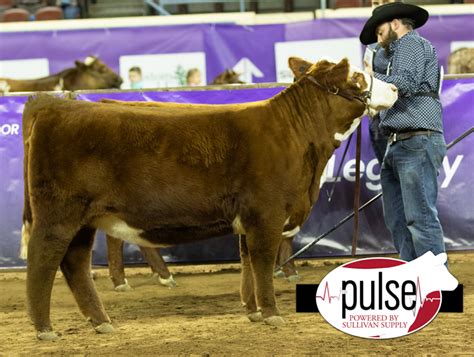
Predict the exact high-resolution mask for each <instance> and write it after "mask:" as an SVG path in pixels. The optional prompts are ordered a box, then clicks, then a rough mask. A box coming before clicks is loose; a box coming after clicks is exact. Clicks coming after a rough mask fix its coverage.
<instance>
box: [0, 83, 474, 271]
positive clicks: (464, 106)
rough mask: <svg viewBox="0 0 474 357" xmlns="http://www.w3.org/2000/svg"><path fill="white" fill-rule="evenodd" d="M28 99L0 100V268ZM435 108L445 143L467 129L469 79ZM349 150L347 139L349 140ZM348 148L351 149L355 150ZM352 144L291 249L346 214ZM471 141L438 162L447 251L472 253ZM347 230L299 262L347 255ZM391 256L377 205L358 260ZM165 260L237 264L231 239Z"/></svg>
mask: <svg viewBox="0 0 474 357" xmlns="http://www.w3.org/2000/svg"><path fill="white" fill-rule="evenodd" d="M282 88H283V87H274V88H246V89H238V88H236V89H233V90H212V91H210V90H208V91H203V90H182V91H161V92H159V91H157V92H139V91H135V92H111V93H94V94H85V93H80V94H79V95H78V99H80V100H88V101H97V100H99V99H101V98H113V99H119V100H127V101H132V100H133V101H135V100H136V101H174V102H188V103H208V104H224V103H239V102H249V101H257V100H262V99H266V98H269V97H271V96H273V95H275V94H277V93H278V92H279V91H281V90H282ZM26 100H27V97H24V96H7V97H0V168H1V172H0V266H3V267H8V266H21V265H24V262H23V261H21V260H19V259H18V258H17V257H18V251H19V246H20V237H21V225H22V221H21V217H22V209H23V144H22V136H21V116H22V112H23V107H24V103H25V102H26ZM442 101H443V105H444V125H445V137H446V140H447V142H449V141H451V140H453V139H454V138H456V137H457V136H459V135H460V134H462V133H463V132H464V131H466V130H467V129H468V128H470V127H472V126H473V125H474V117H473V115H472V103H473V101H474V78H471V79H462V80H448V81H445V84H444V88H443V93H442ZM363 127H364V128H363V136H364V137H363V149H362V167H361V172H362V175H363V177H362V194H361V197H362V198H361V201H362V202H365V201H367V200H368V199H370V198H372V197H373V196H374V195H375V194H377V193H379V192H380V176H379V165H378V163H377V161H376V159H375V158H374V155H373V153H372V150H371V147H370V144H369V140H368V133H367V120H365V121H364V122H363ZM353 144H354V140H353ZM354 145H355V144H354ZM354 145H352V147H351V149H350V150H349V154H348V156H347V158H346V160H345V162H344V163H343V169H342V171H341V175H340V177H335V175H336V171H337V167H338V165H339V162H340V160H341V156H342V152H343V149H344V145H342V146H341V148H339V149H338V150H337V151H336V152H335V155H334V156H333V158H332V159H331V160H330V161H329V163H328V166H327V168H326V183H325V184H324V185H323V186H322V188H321V193H320V197H319V200H318V202H317V204H316V205H315V207H314V209H313V211H312V213H311V215H310V217H309V219H308V221H307V222H306V223H305V225H304V226H303V227H302V231H301V232H300V233H299V234H298V236H297V238H296V239H295V242H294V246H295V248H296V249H299V248H301V247H302V246H303V245H305V244H306V243H308V242H309V241H311V240H312V239H313V238H314V237H316V236H318V235H320V234H321V233H324V232H325V231H327V230H328V229H329V228H331V227H332V226H334V225H335V224H336V223H337V222H338V221H339V220H341V219H342V218H343V217H345V216H346V215H347V214H349V213H350V212H351V209H352V204H353V190H354V184H353V182H354V180H355V178H354V174H355V161H354V156H355V149H354ZM473 147H474V135H471V136H470V137H467V138H466V139H464V140H463V141H462V142H460V143H459V144H457V145H456V146H455V147H454V148H453V149H451V150H450V151H449V152H448V154H447V157H446V158H445V159H444V162H443V167H442V169H441V172H440V175H439V185H440V191H439V200H438V208H439V216H440V219H441V222H442V224H443V228H444V233H445V241H446V245H447V248H448V250H464V249H474V237H473V235H472V232H473V231H474V209H473V205H472V201H471V197H472V196H474V182H473V175H472V169H471V167H473V165H474V152H473V149H472V148H473ZM334 182H336V190H335V194H334V196H333V198H332V201H331V202H328V192H329V191H330V190H331V188H332V184H333V183H334ZM351 234H352V224H351V223H349V222H348V223H346V224H345V225H343V226H342V227H341V228H339V229H338V230H337V231H336V232H334V233H333V234H331V235H330V236H328V237H327V238H325V239H323V240H321V242H319V243H318V244H317V245H315V246H314V247H313V248H312V249H311V250H309V251H308V252H307V253H305V256H306V257H318V256H328V255H349V254H350V246H351ZM96 241H97V244H96V247H95V249H94V263H96V264H105V263H106V253H105V242H104V239H103V237H99V238H98V239H97V240H96ZM392 252H395V250H394V247H393V244H392V242H391V239H390V237H389V234H388V231H387V230H386V228H385V225H384V222H383V217H382V206H381V201H380V200H379V201H378V202H376V203H374V204H373V205H372V206H370V207H369V208H367V209H366V210H365V211H364V212H363V213H362V214H361V236H360V240H359V245H358V254H380V253H392ZM162 254H163V256H164V258H165V260H166V261H173V262H203V261H229V260H238V259H239V253H238V244H237V239H236V237H233V236H230V237H220V238H213V239H211V240H207V241H203V242H199V243H195V244H190V245H182V246H177V247H173V248H168V249H163V250H162ZM125 258H126V261H127V262H128V263H131V262H143V258H142V257H141V255H140V253H139V252H138V249H137V247H135V246H133V245H126V256H125Z"/></svg>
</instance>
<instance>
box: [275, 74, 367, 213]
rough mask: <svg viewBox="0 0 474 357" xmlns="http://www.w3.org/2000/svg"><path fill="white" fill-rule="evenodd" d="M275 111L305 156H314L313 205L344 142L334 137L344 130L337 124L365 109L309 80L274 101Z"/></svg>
mask: <svg viewBox="0 0 474 357" xmlns="http://www.w3.org/2000/svg"><path fill="white" fill-rule="evenodd" d="M271 103H272V106H273V107H274V109H273V112H274V113H276V115H277V116H278V117H279V118H278V119H279V120H281V121H286V122H288V124H289V127H290V128H292V129H293V130H294V131H295V133H296V136H297V137H298V138H299V141H300V143H301V144H302V146H303V147H305V148H306V149H305V155H309V156H310V157H313V159H312V162H313V170H314V176H313V179H312V183H311V187H310V188H309V192H308V194H309V200H310V204H313V203H314V202H315V200H316V199H317V197H318V194H319V185H320V179H321V175H322V174H323V172H324V168H325V167H326V164H327V162H328V160H329V159H330V158H331V156H332V154H333V152H334V150H335V149H336V148H337V147H339V146H340V144H341V142H340V141H339V140H336V138H335V134H336V133H338V132H341V131H343V130H342V129H338V128H337V123H349V122H350V123H352V122H353V120H355V119H357V118H359V117H360V116H361V115H362V114H363V112H364V108H363V107H362V106H361V104H360V103H358V102H355V101H354V102H351V101H349V100H347V99H345V98H342V97H340V96H337V95H334V94H331V93H328V92H326V91H324V90H323V89H321V88H318V87H316V86H315V85H314V84H313V83H311V82H309V81H304V82H303V81H299V82H297V83H294V84H292V85H291V86H290V87H288V88H287V89H285V90H284V91H282V92H281V93H280V94H278V95H277V96H275V97H274V98H273V99H272V100H271Z"/></svg>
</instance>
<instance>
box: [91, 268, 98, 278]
mask: <svg viewBox="0 0 474 357" xmlns="http://www.w3.org/2000/svg"><path fill="white" fill-rule="evenodd" d="M97 276H98V274H97V272H96V271H95V270H91V278H92V280H95V279H97Z"/></svg>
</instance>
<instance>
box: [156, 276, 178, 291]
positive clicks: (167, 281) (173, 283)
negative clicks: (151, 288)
mask: <svg viewBox="0 0 474 357" xmlns="http://www.w3.org/2000/svg"><path fill="white" fill-rule="evenodd" d="M158 281H159V282H160V284H161V285H163V286H167V287H169V288H175V287H176V286H178V283H177V282H176V280H174V278H173V275H170V277H169V278H168V279H163V278H162V277H161V276H158Z"/></svg>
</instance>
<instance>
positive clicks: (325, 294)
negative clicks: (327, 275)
mask: <svg viewBox="0 0 474 357" xmlns="http://www.w3.org/2000/svg"><path fill="white" fill-rule="evenodd" d="M341 294H342V288H341V289H339V294H338V295H331V292H330V291H329V285H328V282H327V281H326V284H325V285H324V292H323V296H319V295H317V294H316V299H321V300H323V301H326V299H328V302H329V303H331V300H332V299H336V300H339V299H340V298H341Z"/></svg>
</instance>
